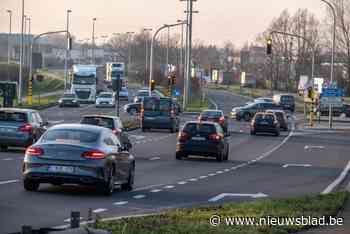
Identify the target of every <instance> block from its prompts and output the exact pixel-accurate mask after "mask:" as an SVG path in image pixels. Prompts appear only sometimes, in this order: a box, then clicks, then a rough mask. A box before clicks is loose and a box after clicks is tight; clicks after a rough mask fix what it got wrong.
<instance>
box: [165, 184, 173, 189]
mask: <svg viewBox="0 0 350 234" xmlns="http://www.w3.org/2000/svg"><path fill="white" fill-rule="evenodd" d="M164 188H165V189H172V188H175V186H174V185H167V186H164Z"/></svg>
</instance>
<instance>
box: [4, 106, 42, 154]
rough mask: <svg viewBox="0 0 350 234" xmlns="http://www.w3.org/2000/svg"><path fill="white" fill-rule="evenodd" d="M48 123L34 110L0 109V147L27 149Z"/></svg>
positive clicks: (5, 148)
mask: <svg viewBox="0 0 350 234" xmlns="http://www.w3.org/2000/svg"><path fill="white" fill-rule="evenodd" d="M47 126H48V123H47V122H46V121H43V119H42V118H41V116H40V114H39V112H38V111H36V110H30V109H16V108H0V147H1V149H2V150H7V148H8V147H9V146H14V147H28V146H30V145H32V144H34V143H35V142H36V141H37V140H38V139H39V138H40V137H41V135H42V134H43V133H44V132H45V131H46V129H47Z"/></svg>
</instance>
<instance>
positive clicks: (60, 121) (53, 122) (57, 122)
mask: <svg viewBox="0 0 350 234" xmlns="http://www.w3.org/2000/svg"><path fill="white" fill-rule="evenodd" d="M63 122H64V120H56V121H49V123H50V124H53V125H55V124H60V123H63Z"/></svg>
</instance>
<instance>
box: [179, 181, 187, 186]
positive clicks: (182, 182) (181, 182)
mask: <svg viewBox="0 0 350 234" xmlns="http://www.w3.org/2000/svg"><path fill="white" fill-rule="evenodd" d="M177 184H179V185H183V184H187V182H186V181H180V182H177Z"/></svg>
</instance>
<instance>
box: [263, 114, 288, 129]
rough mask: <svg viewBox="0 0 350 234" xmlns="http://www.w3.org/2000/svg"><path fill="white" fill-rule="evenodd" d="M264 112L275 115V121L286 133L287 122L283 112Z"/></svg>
mask: <svg viewBox="0 0 350 234" xmlns="http://www.w3.org/2000/svg"><path fill="white" fill-rule="evenodd" d="M265 112H266V113H272V114H275V115H276V117H277V121H278V123H279V124H280V128H281V129H282V130H283V131H288V120H287V116H286V113H285V112H284V111H283V110H266V111H265Z"/></svg>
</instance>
